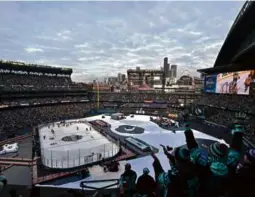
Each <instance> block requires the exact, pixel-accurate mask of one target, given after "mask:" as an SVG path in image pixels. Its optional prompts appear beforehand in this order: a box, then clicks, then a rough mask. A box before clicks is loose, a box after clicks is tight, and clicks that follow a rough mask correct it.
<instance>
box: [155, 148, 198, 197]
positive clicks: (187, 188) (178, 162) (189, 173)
mask: <svg viewBox="0 0 255 197" xmlns="http://www.w3.org/2000/svg"><path fill="white" fill-rule="evenodd" d="M161 146H162V145H161ZM162 147H163V150H164V153H165V155H166V156H167V158H168V160H169V163H170V167H171V169H170V170H168V171H167V172H165V171H164V170H163V168H162V166H161V164H160V162H159V160H158V158H157V157H156V156H155V155H154V154H152V157H153V159H154V162H153V167H154V171H155V175H156V182H157V184H158V185H159V188H160V196H162V197H186V196H187V197H195V196H197V191H198V178H197V177H196V176H194V173H193V171H194V170H193V169H192V168H193V165H192V163H191V162H190V154H189V151H188V150H187V149H186V148H184V147H178V148H176V149H175V150H174V155H172V154H170V153H169V152H168V151H167V148H166V147H165V146H162Z"/></svg>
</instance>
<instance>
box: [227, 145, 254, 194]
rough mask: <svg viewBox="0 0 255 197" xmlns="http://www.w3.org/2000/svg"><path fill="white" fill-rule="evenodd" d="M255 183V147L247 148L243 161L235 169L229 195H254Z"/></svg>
mask: <svg viewBox="0 0 255 197" xmlns="http://www.w3.org/2000/svg"><path fill="white" fill-rule="evenodd" d="M254 185H255V149H249V150H248V151H247V152H246V153H245V155H244V162H243V164H242V165H240V166H239V168H238V169H237V171H236V174H235V176H234V181H233V184H232V185H231V188H232V193H231V195H230V197H242V196H247V197H249V196H254V190H253V189H254V188H253V187H254Z"/></svg>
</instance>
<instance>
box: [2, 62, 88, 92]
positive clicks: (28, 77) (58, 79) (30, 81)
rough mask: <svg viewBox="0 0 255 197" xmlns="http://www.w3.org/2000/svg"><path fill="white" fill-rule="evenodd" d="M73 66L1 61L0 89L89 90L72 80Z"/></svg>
mask: <svg viewBox="0 0 255 197" xmlns="http://www.w3.org/2000/svg"><path fill="white" fill-rule="evenodd" d="M72 72H73V71H72V69H71V68H57V67H51V66H42V65H36V64H25V63H23V62H14V61H0V91H1V92H12V91H22V92H24V91H56V90H61V91H65V90H69V91H70V90H87V85H86V84H83V83H74V82H72V80H71V74H72Z"/></svg>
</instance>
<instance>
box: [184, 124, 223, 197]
mask: <svg viewBox="0 0 255 197" xmlns="http://www.w3.org/2000/svg"><path fill="white" fill-rule="evenodd" d="M184 133H185V137H186V143H187V147H188V149H189V151H190V156H191V161H192V162H193V163H194V164H195V166H196V170H195V172H196V175H197V176H198V178H199V182H200V193H199V196H200V197H216V196H219V195H224V194H225V193H226V187H227V180H228V176H227V175H228V167H227V165H226V164H225V163H223V162H218V161H213V162H211V161H210V159H209V158H208V157H207V156H206V155H203V153H202V151H201V149H200V148H199V147H198V144H197V142H196V140H195V137H194V135H193V132H192V130H191V129H187V130H186V131H185V132H184ZM221 172H224V173H222V174H221Z"/></svg>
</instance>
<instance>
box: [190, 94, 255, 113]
mask: <svg viewBox="0 0 255 197" xmlns="http://www.w3.org/2000/svg"><path fill="white" fill-rule="evenodd" d="M254 103H255V96H254V95H233V94H203V96H202V97H201V98H200V99H199V100H197V101H195V104H200V105H211V106H215V107H221V108H227V109H230V110H236V111H241V112H245V113H254V110H255V105H254Z"/></svg>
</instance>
